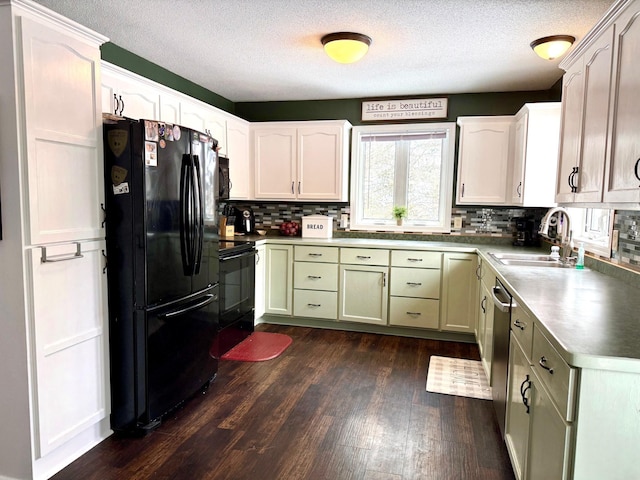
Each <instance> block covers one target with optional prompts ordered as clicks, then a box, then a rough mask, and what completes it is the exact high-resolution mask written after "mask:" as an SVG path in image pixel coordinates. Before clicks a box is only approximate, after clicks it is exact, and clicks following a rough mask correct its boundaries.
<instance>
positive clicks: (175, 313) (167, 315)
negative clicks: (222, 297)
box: [158, 293, 217, 319]
mask: <svg viewBox="0 0 640 480" xmlns="http://www.w3.org/2000/svg"><path fill="white" fill-rule="evenodd" d="M204 297H205V299H204V300H202V301H200V302H198V303H194V304H192V305H189V306H188V307H184V308H181V309H179V310H173V311H172V312H168V313H163V314H161V315H158V317H159V318H168V319H170V318H173V317H177V316H179V315H183V314H185V313H188V312H192V311H193V310H198V309H200V308H202V307H204V306H206V305H209V304H210V303H211V302H214V301H215V300H217V296H216V295H214V294H212V293H209V294H207V295H205V296H204Z"/></svg>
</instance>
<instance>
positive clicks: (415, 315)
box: [407, 312, 422, 317]
mask: <svg viewBox="0 0 640 480" xmlns="http://www.w3.org/2000/svg"><path fill="white" fill-rule="evenodd" d="M407 315H411V316H412V317H419V316H420V315H422V313H420V312H407Z"/></svg>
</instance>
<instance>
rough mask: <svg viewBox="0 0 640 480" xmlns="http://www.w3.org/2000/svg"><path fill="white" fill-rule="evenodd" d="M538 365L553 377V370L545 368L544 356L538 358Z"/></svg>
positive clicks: (545, 360)
mask: <svg viewBox="0 0 640 480" xmlns="http://www.w3.org/2000/svg"><path fill="white" fill-rule="evenodd" d="M538 364H539V365H540V366H541V367H542V368H544V369H545V370H546V371H547V372H549V374H550V375H553V368H552V367H548V366H547V359H546V358H545V357H544V356H542V357H540V361H539V362H538Z"/></svg>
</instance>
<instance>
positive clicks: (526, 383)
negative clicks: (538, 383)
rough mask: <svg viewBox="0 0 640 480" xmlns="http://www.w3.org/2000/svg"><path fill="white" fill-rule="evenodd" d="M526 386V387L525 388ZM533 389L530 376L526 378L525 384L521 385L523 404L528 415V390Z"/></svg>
mask: <svg viewBox="0 0 640 480" xmlns="http://www.w3.org/2000/svg"><path fill="white" fill-rule="evenodd" d="M525 385H526V386H525ZM530 388H531V380H529V375H527V376H526V378H525V379H524V382H522V384H521V385H520V395H521V396H522V404H523V405H524V406H525V408H526V409H527V413H529V399H528V398H527V396H526V394H527V390H529V389H530Z"/></svg>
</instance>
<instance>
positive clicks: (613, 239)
mask: <svg viewBox="0 0 640 480" xmlns="http://www.w3.org/2000/svg"><path fill="white" fill-rule="evenodd" d="M619 235H620V230H614V231H613V235H612V236H611V250H612V251H613V252H614V253H615V252H617V251H618V240H619V238H620V237H619Z"/></svg>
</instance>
